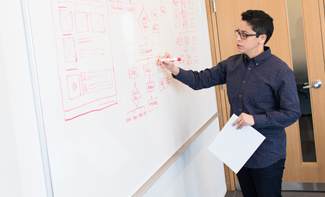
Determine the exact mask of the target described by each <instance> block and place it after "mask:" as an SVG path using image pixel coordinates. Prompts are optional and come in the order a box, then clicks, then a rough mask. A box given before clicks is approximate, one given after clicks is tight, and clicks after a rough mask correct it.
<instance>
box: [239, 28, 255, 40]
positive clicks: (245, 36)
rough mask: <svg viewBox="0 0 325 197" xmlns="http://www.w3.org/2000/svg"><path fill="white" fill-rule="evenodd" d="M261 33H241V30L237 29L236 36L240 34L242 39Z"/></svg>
mask: <svg viewBox="0 0 325 197" xmlns="http://www.w3.org/2000/svg"><path fill="white" fill-rule="evenodd" d="M260 34H261V33H256V34H245V33H240V32H239V30H235V35H236V37H238V36H240V38H241V39H242V40H246V39H247V37H248V36H258V35H260Z"/></svg>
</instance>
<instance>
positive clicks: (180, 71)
mask: <svg viewBox="0 0 325 197" xmlns="http://www.w3.org/2000/svg"><path fill="white" fill-rule="evenodd" d="M184 73H185V71H184V70H183V69H181V68H179V73H178V74H177V75H176V76H175V75H174V74H173V73H172V76H173V78H175V79H182V78H184Z"/></svg>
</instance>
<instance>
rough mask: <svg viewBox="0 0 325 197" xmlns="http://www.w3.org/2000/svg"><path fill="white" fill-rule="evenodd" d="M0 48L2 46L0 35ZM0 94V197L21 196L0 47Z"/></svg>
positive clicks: (14, 141)
mask: <svg viewBox="0 0 325 197" xmlns="http://www.w3.org/2000/svg"><path fill="white" fill-rule="evenodd" d="M0 46H2V43H1V35H0ZM0 92H1V96H0V158H1V160H0V196H22V187H21V179H20V171H19V164H18V153H17V149H16V139H15V135H14V126H13V121H12V114H11V109H10V99H9V92H8V88H7V77H6V69H5V66H4V61H3V51H2V47H0Z"/></svg>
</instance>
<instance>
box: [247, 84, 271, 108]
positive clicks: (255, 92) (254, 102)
mask: <svg viewBox="0 0 325 197" xmlns="http://www.w3.org/2000/svg"><path fill="white" fill-rule="evenodd" d="M246 85H247V86H246V87H245V101H244V102H247V103H246V104H248V105H250V106H252V107H254V108H257V109H262V110H267V109H269V108H273V107H274V106H276V103H277V101H276V97H275V91H274V88H272V86H271V85H270V84H269V83H267V82H265V81H262V80H258V79H252V80H251V81H250V82H249V83H247V84H246Z"/></svg>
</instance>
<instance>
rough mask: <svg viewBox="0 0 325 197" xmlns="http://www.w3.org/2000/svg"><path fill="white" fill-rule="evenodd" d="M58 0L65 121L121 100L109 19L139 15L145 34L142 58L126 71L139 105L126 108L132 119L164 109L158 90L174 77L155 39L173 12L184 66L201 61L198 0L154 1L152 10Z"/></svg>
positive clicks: (116, 0)
mask: <svg viewBox="0 0 325 197" xmlns="http://www.w3.org/2000/svg"><path fill="white" fill-rule="evenodd" d="M52 1H53V3H52V5H53V7H52V9H53V19H54V20H53V21H54V26H55V35H56V44H57V48H58V50H57V51H58V55H57V56H58V68H59V69H58V70H59V78H60V84H61V93H62V104H63V111H64V116H65V120H72V119H74V118H76V117H78V116H82V115H85V114H88V113H89V112H93V111H98V110H103V109H105V108H108V107H110V106H113V105H116V104H117V103H118V102H117V101H118V99H117V98H118V95H117V92H118V91H117V85H116V77H117V76H116V75H115V72H114V61H113V55H112V50H113V46H112V42H111V39H114V38H112V37H111V34H110V31H111V29H112V27H110V24H109V19H110V18H109V17H112V18H115V19H116V17H122V16H123V15H125V14H127V15H128V16H133V17H135V20H136V22H137V25H136V27H137V28H139V29H140V30H141V33H142V36H143V38H144V42H143V43H142V44H139V46H138V47H139V51H138V52H137V51H135V53H138V57H139V58H138V59H137V60H134V61H133V65H129V66H128V68H127V69H126V72H125V73H126V74H127V75H128V78H129V79H130V85H132V92H130V102H132V103H133V104H134V105H133V106H134V108H132V109H129V111H127V112H125V114H126V122H131V121H132V120H137V119H138V118H141V117H143V116H146V115H148V114H149V113H150V112H153V111H154V110H157V109H159V103H160V102H159V98H158V95H157V91H164V90H167V88H169V87H171V85H172V83H171V76H170V75H168V74H166V73H165V72H166V70H164V69H163V68H161V67H159V66H157V64H156V62H157V60H158V59H159V57H158V54H156V51H155V46H156V45H157V43H155V40H153V39H152V38H151V37H152V35H158V36H159V35H160V33H161V31H162V29H161V23H160V22H162V20H164V18H166V17H167V16H168V15H173V18H174V24H175V25H174V28H176V30H179V31H178V36H177V38H176V40H175V47H176V48H177V53H178V54H175V55H178V57H181V58H182V61H181V62H180V64H185V65H192V64H198V63H199V57H198V49H197V37H196V34H195V28H196V25H195V13H194V3H193V1H190V0H170V1H168V2H166V1H162V0H156V1H155V0H152V5H153V6H152V7H151V8H148V6H147V5H146V6H145V4H144V1H139V0H137V1H136V0H128V1H127V2H126V0H125V1H120V0H57V1H55V0H52ZM167 3H171V6H170V7H171V8H172V9H173V10H171V9H170V10H168V9H166V4H167ZM167 31H168V30H167ZM60 52H61V53H60ZM140 86H141V87H140ZM144 86H145V88H144ZM144 89H145V90H146V91H143V90H144ZM141 90H142V91H141Z"/></svg>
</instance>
